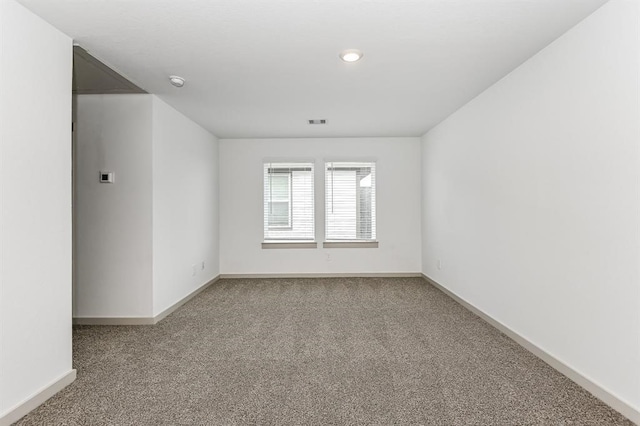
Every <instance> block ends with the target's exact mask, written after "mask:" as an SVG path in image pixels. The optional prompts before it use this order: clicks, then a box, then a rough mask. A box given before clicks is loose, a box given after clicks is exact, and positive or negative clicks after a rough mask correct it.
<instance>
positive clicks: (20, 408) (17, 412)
mask: <svg viewBox="0 0 640 426" xmlns="http://www.w3.org/2000/svg"><path fill="white" fill-rule="evenodd" d="M75 379H76V370H69V371H68V372H66V373H64V374H63V375H62V376H60V377H58V378H57V379H55V380H54V381H52V382H51V383H49V384H48V385H46V386H44V387H42V388H40V390H38V391H37V392H36V393H34V394H33V395H31V396H30V397H28V398H27V399H25V400H23V401H22V402H20V403H18V404H16V405H14V406H13V407H12V408H9V409H8V410H7V411H5V412H4V414H2V415H1V416H0V426H9V425H10V424H12V423H15V422H17V421H18V420H20V419H21V418H23V417H24V416H26V415H27V414H29V413H30V412H31V411H33V410H35V409H36V408H38V407H39V406H40V405H42V404H43V403H44V402H45V401H46V400H48V399H49V398H51V397H52V396H53V395H55V394H56V393H58V392H60V391H61V390H62V389H64V388H65V387H67V386H68V385H69V384H71V383H72V382H73V381H74V380H75Z"/></svg>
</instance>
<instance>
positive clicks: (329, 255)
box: [325, 253, 331, 262]
mask: <svg viewBox="0 0 640 426" xmlns="http://www.w3.org/2000/svg"><path fill="white" fill-rule="evenodd" d="M325 255H326V256H327V257H326V261H327V262H331V253H325Z"/></svg>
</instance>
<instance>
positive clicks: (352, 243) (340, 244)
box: [322, 158, 379, 248]
mask: <svg viewBox="0 0 640 426" xmlns="http://www.w3.org/2000/svg"><path fill="white" fill-rule="evenodd" d="M349 163H351V164H354V165H364V164H371V165H372V166H373V167H372V169H373V170H372V179H373V182H372V183H373V185H372V186H373V194H372V195H373V198H372V202H373V205H372V210H373V211H372V218H371V221H372V226H373V227H374V236H373V237H372V238H370V239H357V238H355V239H329V238H328V228H329V224H328V221H329V215H328V209H329V205H330V200H329V194H330V193H331V194H333V192H331V191H329V189H328V184H329V180H328V179H327V173H328V167H332V168H335V167H334V166H333V165H334V164H349ZM345 167H346V166H345ZM346 168H348V167H346ZM356 168H357V166H356ZM377 171H378V165H377V161H376V159H369V158H367V159H364V158H359V159H325V161H324V167H323V176H324V187H325V194H324V215H325V218H324V222H325V225H324V242H323V244H322V246H323V248H378V246H379V243H378V240H377V237H378V233H377V220H376V219H377V198H378V195H377V174H378V173H377ZM331 182H332V183H333V180H332V181H331ZM357 208H358V206H356V209H357ZM356 220H359V217H358V216H356ZM357 227H358V225H357V224H356V228H357Z"/></svg>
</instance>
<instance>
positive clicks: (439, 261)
mask: <svg viewBox="0 0 640 426" xmlns="http://www.w3.org/2000/svg"><path fill="white" fill-rule="evenodd" d="M436 264H437V265H438V269H442V260H440V259H438V262H436Z"/></svg>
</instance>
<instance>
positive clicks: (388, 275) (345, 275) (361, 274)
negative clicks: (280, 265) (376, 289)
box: [220, 272, 422, 279]
mask: <svg viewBox="0 0 640 426" xmlns="http://www.w3.org/2000/svg"><path fill="white" fill-rule="evenodd" d="M420 277H422V273H420V272H374V273H370V272H353V273H345V272H342V273H340V272H339V273H321V272H319V273H295V272H294V273H284V274H220V278H224V279H239V278H242V279H251V278H420Z"/></svg>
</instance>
